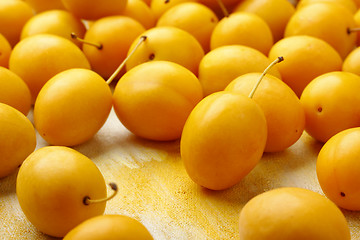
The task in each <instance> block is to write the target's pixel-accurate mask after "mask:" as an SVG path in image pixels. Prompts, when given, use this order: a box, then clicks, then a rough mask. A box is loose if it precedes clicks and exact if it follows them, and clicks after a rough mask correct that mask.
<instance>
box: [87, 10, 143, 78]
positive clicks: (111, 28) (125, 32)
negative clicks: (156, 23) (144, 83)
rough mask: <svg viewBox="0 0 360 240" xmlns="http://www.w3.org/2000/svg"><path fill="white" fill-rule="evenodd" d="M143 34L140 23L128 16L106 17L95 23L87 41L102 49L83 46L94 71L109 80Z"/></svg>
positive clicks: (91, 27)
mask: <svg viewBox="0 0 360 240" xmlns="http://www.w3.org/2000/svg"><path fill="white" fill-rule="evenodd" d="M143 32H145V28H144V27H143V26H142V25H141V24H140V23H139V22H138V21H136V20H134V19H132V18H130V17H126V16H110V17H104V18H101V19H99V20H97V21H95V22H93V24H91V26H90V27H89V29H88V30H87V32H86V34H85V40H86V41H88V42H92V43H96V44H100V45H101V49H99V48H97V47H95V46H92V45H89V44H83V46H82V49H83V52H84V54H85V56H86V57H87V59H88V60H89V62H90V65H91V67H92V70H94V71H95V72H97V73H98V74H100V75H101V76H102V77H103V78H109V77H110V76H111V75H112V73H113V72H114V71H115V70H116V68H117V67H118V66H119V65H120V64H121V62H122V61H124V59H125V58H126V56H127V53H128V50H129V48H130V46H131V44H132V43H133V41H134V40H135V39H136V38H137V37H138V36H139V35H140V34H141V33H143ZM124 72H125V71H124Z"/></svg>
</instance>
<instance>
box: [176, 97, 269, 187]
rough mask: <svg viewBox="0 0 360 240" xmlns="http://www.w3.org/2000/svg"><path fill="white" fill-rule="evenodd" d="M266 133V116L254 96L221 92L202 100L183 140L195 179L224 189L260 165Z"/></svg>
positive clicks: (188, 166)
mask: <svg viewBox="0 0 360 240" xmlns="http://www.w3.org/2000/svg"><path fill="white" fill-rule="evenodd" d="M266 137H267V126H266V119H265V116H264V113H263V111H262V110H261V108H260V107H259V105H258V104H257V103H256V102H255V101H254V100H252V99H250V98H248V97H247V96H244V95H242V94H238V93H232V92H218V93H214V94H211V95H209V96H207V97H205V98H204V99H203V100H201V101H200V102H199V103H198V104H197V105H196V107H195V108H194V109H193V111H192V112H191V114H190V115H189V118H188V119H187V121H186V123H185V126H184V130H183V133H182V136H181V141H180V152H181V158H182V160H183V162H184V166H185V169H186V171H187V173H188V175H189V177H190V178H191V179H192V180H193V181H194V182H195V183H197V184H199V185H200V186H203V187H205V188H208V189H212V190H222V189H226V188H230V187H232V186H233V185H235V184H237V183H238V182H240V181H241V179H243V178H244V177H245V176H246V175H247V174H248V173H249V172H250V171H251V170H252V169H253V168H254V167H255V166H256V164H257V163H258V162H259V160H260V158H261V156H262V154H263V152H264V148H265V144H266Z"/></svg>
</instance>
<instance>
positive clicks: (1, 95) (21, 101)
mask: <svg viewBox="0 0 360 240" xmlns="http://www.w3.org/2000/svg"><path fill="white" fill-rule="evenodd" d="M0 102H2V103H5V104H8V105H10V106H12V107H13V108H16V109H17V110H19V111H20V112H22V113H23V114H24V115H25V116H26V115H27V114H28V113H29V111H30V108H31V94H30V90H29V88H28V86H27V85H26V83H25V82H24V81H23V80H22V79H21V78H20V77H19V76H18V75H16V74H15V73H13V72H11V71H10V70H9V69H7V68H4V67H0Z"/></svg>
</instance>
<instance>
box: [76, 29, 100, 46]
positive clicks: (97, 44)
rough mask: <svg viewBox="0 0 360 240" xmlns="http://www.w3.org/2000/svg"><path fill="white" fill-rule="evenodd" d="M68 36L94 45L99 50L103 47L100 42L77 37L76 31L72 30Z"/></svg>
mask: <svg viewBox="0 0 360 240" xmlns="http://www.w3.org/2000/svg"><path fill="white" fill-rule="evenodd" d="M70 36H71V38H72V39H76V40H78V41H79V42H81V43H84V44H88V45H91V46H94V47H96V48H97V49H99V50H101V49H102V48H103V45H102V44H101V43H94V42H89V41H86V40H84V39H82V38H79V37H78V36H77V35H76V33H74V32H72V33H71V34H70Z"/></svg>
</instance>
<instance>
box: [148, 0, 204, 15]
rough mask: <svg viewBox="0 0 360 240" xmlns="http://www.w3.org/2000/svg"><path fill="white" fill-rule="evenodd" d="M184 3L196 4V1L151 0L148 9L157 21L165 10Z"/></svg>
mask: <svg viewBox="0 0 360 240" xmlns="http://www.w3.org/2000/svg"><path fill="white" fill-rule="evenodd" d="M184 2H197V0H165V1H164V0H151V2H150V8H151V10H152V11H153V13H154V15H155V19H156V20H158V19H159V18H160V16H161V15H162V14H163V13H164V12H166V10H168V9H170V8H172V7H174V6H176V5H177V4H180V3H184Z"/></svg>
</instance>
